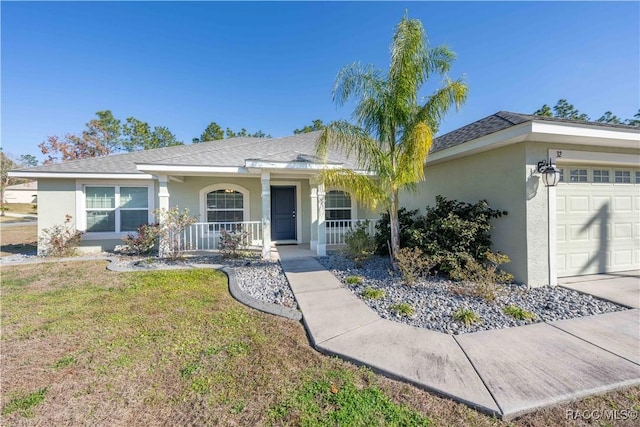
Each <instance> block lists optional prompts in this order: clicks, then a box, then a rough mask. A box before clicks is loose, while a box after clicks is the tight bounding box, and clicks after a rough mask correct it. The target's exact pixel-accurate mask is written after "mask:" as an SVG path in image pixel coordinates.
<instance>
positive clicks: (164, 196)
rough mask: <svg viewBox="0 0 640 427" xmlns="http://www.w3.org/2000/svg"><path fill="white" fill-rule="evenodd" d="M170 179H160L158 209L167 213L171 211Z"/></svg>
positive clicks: (165, 177)
mask: <svg viewBox="0 0 640 427" xmlns="http://www.w3.org/2000/svg"><path fill="white" fill-rule="evenodd" d="M168 184H169V177H168V176H167V175H160V176H159V177H158V207H159V208H160V209H164V210H166V211H168V210H169V188H168Z"/></svg>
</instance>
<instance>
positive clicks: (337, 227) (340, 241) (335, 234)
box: [325, 219, 378, 245]
mask: <svg viewBox="0 0 640 427" xmlns="http://www.w3.org/2000/svg"><path fill="white" fill-rule="evenodd" d="M365 221H369V224H368V225H367V233H368V234H369V235H370V236H373V235H374V234H375V231H376V222H377V221H378V220H377V219H340V220H330V221H329V220H328V221H325V224H326V235H327V245H344V244H345V241H344V235H345V234H346V233H347V231H349V230H351V229H352V228H353V227H354V226H355V225H356V224H358V223H361V222H365Z"/></svg>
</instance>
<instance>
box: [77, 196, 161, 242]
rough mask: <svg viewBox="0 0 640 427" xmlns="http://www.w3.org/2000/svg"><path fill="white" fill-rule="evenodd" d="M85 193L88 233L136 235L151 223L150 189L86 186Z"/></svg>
mask: <svg viewBox="0 0 640 427" xmlns="http://www.w3.org/2000/svg"><path fill="white" fill-rule="evenodd" d="M84 193H85V209H86V217H87V227H86V230H87V231H88V232H116V233H120V232H127V231H136V229H137V228H138V226H139V225H141V224H147V223H148V222H149V189H148V188H147V187H125V186H118V185H116V186H86V187H85V189H84Z"/></svg>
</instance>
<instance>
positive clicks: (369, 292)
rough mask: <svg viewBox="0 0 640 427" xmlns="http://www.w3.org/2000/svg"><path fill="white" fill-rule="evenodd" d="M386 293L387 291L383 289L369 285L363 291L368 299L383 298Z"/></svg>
mask: <svg viewBox="0 0 640 427" xmlns="http://www.w3.org/2000/svg"><path fill="white" fill-rule="evenodd" d="M384 295H385V292H384V291H383V290H382V289H375V288H371V287H368V288H365V289H364V290H363V291H362V297H363V298H367V299H381V298H384Z"/></svg>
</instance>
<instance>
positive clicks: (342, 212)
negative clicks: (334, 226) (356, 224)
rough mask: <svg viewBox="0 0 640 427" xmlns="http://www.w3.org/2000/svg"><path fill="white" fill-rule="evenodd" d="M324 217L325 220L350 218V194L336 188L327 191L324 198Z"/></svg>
mask: <svg viewBox="0 0 640 427" xmlns="http://www.w3.org/2000/svg"><path fill="white" fill-rule="evenodd" d="M325 219H326V220H327V221H338V220H350V219H351V196H349V193H347V192H344V191H338V190H331V191H329V192H327V195H326V198H325Z"/></svg>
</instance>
